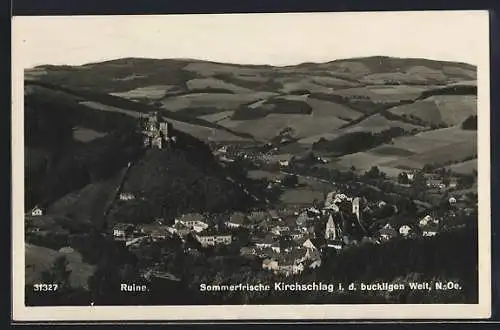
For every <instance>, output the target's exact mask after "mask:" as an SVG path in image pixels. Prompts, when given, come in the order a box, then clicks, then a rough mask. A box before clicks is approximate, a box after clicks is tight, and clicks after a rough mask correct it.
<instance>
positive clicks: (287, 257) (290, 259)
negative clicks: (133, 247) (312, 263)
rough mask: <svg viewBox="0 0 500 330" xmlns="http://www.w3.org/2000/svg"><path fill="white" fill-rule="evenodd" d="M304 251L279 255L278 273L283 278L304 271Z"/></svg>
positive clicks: (296, 250) (292, 251)
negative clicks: (282, 275)
mask: <svg viewBox="0 0 500 330" xmlns="http://www.w3.org/2000/svg"><path fill="white" fill-rule="evenodd" d="M307 258H308V256H307V250H306V249H293V250H291V251H290V252H287V253H284V254H282V255H280V257H279V259H278V267H279V270H278V272H279V273H281V274H284V275H285V276H290V275H296V274H300V273H302V271H303V270H304V264H303V263H304V261H305V260H307Z"/></svg>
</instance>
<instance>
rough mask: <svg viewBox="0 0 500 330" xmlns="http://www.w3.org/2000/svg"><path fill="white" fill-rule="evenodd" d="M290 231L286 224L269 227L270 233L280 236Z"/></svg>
mask: <svg viewBox="0 0 500 330" xmlns="http://www.w3.org/2000/svg"><path fill="white" fill-rule="evenodd" d="M289 231H290V228H289V227H288V226H284V225H283V226H279V225H278V226H274V227H273V228H271V233H273V234H275V235H278V236H281V235H283V234H285V233H288V232H289Z"/></svg>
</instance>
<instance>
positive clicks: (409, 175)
mask: <svg viewBox="0 0 500 330" xmlns="http://www.w3.org/2000/svg"><path fill="white" fill-rule="evenodd" d="M405 174H406V178H407V179H408V181H413V179H414V178H415V173H413V172H406V173H405Z"/></svg>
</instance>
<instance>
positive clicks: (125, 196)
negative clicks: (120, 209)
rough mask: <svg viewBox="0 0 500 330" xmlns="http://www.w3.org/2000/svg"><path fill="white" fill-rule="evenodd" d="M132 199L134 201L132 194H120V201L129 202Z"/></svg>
mask: <svg viewBox="0 0 500 330" xmlns="http://www.w3.org/2000/svg"><path fill="white" fill-rule="evenodd" d="M133 199H135V196H134V194H132V193H127V192H122V193H120V200H121V201H130V200H133Z"/></svg>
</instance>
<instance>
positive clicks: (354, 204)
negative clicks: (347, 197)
mask: <svg viewBox="0 0 500 330" xmlns="http://www.w3.org/2000/svg"><path fill="white" fill-rule="evenodd" d="M352 213H353V214H354V215H355V216H356V219H357V220H358V221H359V220H360V218H359V216H360V215H359V197H355V198H354V199H353V200H352Z"/></svg>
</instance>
